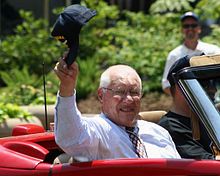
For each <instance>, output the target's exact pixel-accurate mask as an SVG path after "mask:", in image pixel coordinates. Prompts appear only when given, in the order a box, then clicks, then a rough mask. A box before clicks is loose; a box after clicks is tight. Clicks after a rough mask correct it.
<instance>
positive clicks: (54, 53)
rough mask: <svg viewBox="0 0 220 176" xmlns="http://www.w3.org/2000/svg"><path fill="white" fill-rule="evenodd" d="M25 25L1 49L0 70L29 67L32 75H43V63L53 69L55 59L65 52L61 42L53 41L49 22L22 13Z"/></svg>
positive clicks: (7, 38)
mask: <svg viewBox="0 0 220 176" xmlns="http://www.w3.org/2000/svg"><path fill="white" fill-rule="evenodd" d="M20 15H21V17H22V18H23V23H22V24H20V25H18V26H17V27H16V29H15V34H14V35H10V36H6V37H5V38H4V39H3V40H2V43H1V45H2V47H0V70H1V71H8V70H10V69H13V68H18V69H21V68H22V67H23V66H24V65H26V66H28V69H29V72H30V73H35V74H37V75H41V74H42V63H43V61H44V62H45V64H46V65H48V66H49V65H50V66H51V67H53V66H54V65H53V63H54V59H56V58H58V56H59V55H60V53H62V52H63V51H64V47H63V45H61V44H60V42H57V41H56V40H54V39H52V38H51V37H50V33H49V31H48V30H47V29H48V28H49V26H48V22H47V21H45V20H43V19H38V20H36V19H34V17H33V15H32V13H31V12H25V11H23V10H21V11H20Z"/></svg>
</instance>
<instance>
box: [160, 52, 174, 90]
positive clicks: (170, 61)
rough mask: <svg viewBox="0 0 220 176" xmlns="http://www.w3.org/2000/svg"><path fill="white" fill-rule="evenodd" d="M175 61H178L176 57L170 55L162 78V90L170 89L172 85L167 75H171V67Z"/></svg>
mask: <svg viewBox="0 0 220 176" xmlns="http://www.w3.org/2000/svg"><path fill="white" fill-rule="evenodd" d="M175 61H176V59H175V57H174V56H173V55H172V54H169V55H168V57H167V60H166V64H165V67H164V72H163V77H162V88H163V89H165V88H167V87H170V83H169V81H168V80H167V75H168V73H169V70H170V67H171V66H172V65H173V64H174V62H175Z"/></svg>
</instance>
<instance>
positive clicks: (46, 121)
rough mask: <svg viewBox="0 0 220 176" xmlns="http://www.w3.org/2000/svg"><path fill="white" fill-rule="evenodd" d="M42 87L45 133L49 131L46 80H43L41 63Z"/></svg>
mask: <svg viewBox="0 0 220 176" xmlns="http://www.w3.org/2000/svg"><path fill="white" fill-rule="evenodd" d="M42 65H43V86H44V110H45V111H44V113H45V114H44V115H45V126H46V131H49V128H48V118H47V95H46V81H45V80H46V79H45V64H44V61H43V64H42Z"/></svg>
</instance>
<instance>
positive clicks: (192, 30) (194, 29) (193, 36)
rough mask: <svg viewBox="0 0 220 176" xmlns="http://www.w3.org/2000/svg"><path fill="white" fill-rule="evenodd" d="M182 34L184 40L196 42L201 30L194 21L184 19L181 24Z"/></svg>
mask: <svg viewBox="0 0 220 176" xmlns="http://www.w3.org/2000/svg"><path fill="white" fill-rule="evenodd" d="M182 33H183V35H184V39H185V40H198V39H199V34H200V33H201V28H200V26H199V24H198V22H197V21H196V20H195V19H193V18H186V19H185V20H184V21H183V22H182Z"/></svg>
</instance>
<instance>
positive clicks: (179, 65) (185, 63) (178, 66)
mask: <svg viewBox="0 0 220 176" xmlns="http://www.w3.org/2000/svg"><path fill="white" fill-rule="evenodd" d="M204 56H205V53H203V52H200V53H196V54H190V55H186V56H184V57H182V58H180V59H178V60H177V61H176V62H174V64H173V65H172V66H171V67H170V70H169V72H168V75H167V80H168V81H169V83H170V85H171V86H173V85H174V84H175V83H176V81H175V77H174V75H175V74H176V73H177V72H179V71H180V70H182V69H184V68H185V67H191V66H199V65H200V66H201V65H204V64H206V65H207V62H208V63H209V64H210V60H209V61H207V59H206V60H205V59H204ZM205 57H206V58H207V55H206V56H205ZM210 57H211V56H210ZM213 57H216V58H217V57H219V55H216V56H215V55H213ZM198 58H200V59H198ZM202 58H203V59H202ZM219 58H220V57H219ZM192 59H194V60H193V61H192ZM195 59H196V60H197V62H196V60H195ZM202 60H203V61H202ZM204 60H205V63H204ZM219 60H220V59H219ZM192 62H193V63H192ZM213 62H214V61H213ZM219 62H220V61H219Z"/></svg>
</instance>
